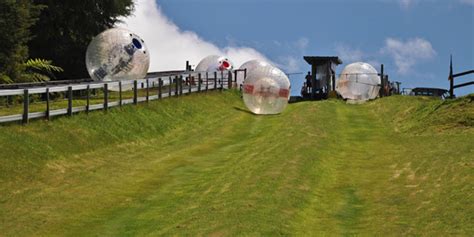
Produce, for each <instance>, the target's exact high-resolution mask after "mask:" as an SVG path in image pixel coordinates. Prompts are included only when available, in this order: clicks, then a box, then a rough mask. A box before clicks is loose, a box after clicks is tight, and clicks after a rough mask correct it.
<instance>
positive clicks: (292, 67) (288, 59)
mask: <svg viewBox="0 0 474 237" xmlns="http://www.w3.org/2000/svg"><path fill="white" fill-rule="evenodd" d="M301 62H302V60H301V59H298V58H296V57H294V56H282V57H279V58H278V63H276V66H278V67H279V68H281V69H282V70H283V71H284V72H286V73H295V72H299V71H300V70H301Z"/></svg>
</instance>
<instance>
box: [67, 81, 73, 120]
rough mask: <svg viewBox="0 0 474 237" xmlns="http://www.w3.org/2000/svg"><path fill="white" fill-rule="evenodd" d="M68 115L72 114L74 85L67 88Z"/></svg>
mask: <svg viewBox="0 0 474 237" xmlns="http://www.w3.org/2000/svg"><path fill="white" fill-rule="evenodd" d="M67 115H68V116H72V86H69V87H68V88H67Z"/></svg>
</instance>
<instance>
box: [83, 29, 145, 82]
mask: <svg viewBox="0 0 474 237" xmlns="http://www.w3.org/2000/svg"><path fill="white" fill-rule="evenodd" d="M149 65H150V56H149V53H148V51H147V47H146V45H145V42H144V41H143V39H141V38H140V37H139V36H138V35H136V34H134V33H132V32H130V31H129V30H127V29H123V28H112V29H108V30H106V31H104V32H102V33H100V34H99V35H97V36H96V37H94V39H92V41H91V42H90V44H89V46H88V47H87V52H86V66H87V70H88V72H89V75H90V76H91V78H92V79H93V80H96V81H113V80H131V79H142V78H144V77H145V76H146V74H147V72H148V67H149Z"/></svg>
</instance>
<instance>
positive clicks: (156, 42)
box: [119, 0, 269, 71]
mask: <svg viewBox="0 0 474 237" xmlns="http://www.w3.org/2000/svg"><path fill="white" fill-rule="evenodd" d="M123 21H124V23H123V24H120V25H119V26H121V27H125V28H128V29H130V30H131V31H133V32H134V33H136V34H138V35H139V36H140V37H142V38H143V39H144V40H145V43H146V45H147V47H148V50H149V52H150V56H151V62H150V71H165V70H180V69H184V66H185V65H184V64H185V61H186V60H189V61H190V62H191V64H193V65H197V64H198V63H199V61H200V60H201V59H202V58H204V57H206V56H208V55H212V54H216V55H226V56H228V57H229V59H230V60H232V61H233V62H234V63H235V64H236V66H237V67H239V66H240V65H241V64H242V63H244V62H245V61H248V60H252V59H260V60H266V61H269V60H268V59H267V58H266V57H265V56H264V55H262V54H261V53H259V52H258V51H256V50H255V49H252V48H248V47H225V48H219V47H217V46H216V45H214V44H212V43H210V42H207V41H205V40H204V39H202V38H201V37H199V36H198V35H197V34H196V33H194V32H191V31H183V30H181V29H180V28H179V27H178V26H177V25H176V24H174V23H173V22H172V21H171V20H169V19H168V18H167V17H166V16H165V15H164V14H163V12H162V11H161V9H160V8H159V6H158V5H157V4H156V1H155V0H137V1H136V2H135V12H134V13H133V16H130V17H128V18H125V19H123Z"/></svg>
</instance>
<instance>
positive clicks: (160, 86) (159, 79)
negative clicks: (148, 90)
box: [158, 78, 163, 99]
mask: <svg viewBox="0 0 474 237" xmlns="http://www.w3.org/2000/svg"><path fill="white" fill-rule="evenodd" d="M162 86H163V80H161V78H158V99H161V89H162Z"/></svg>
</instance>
